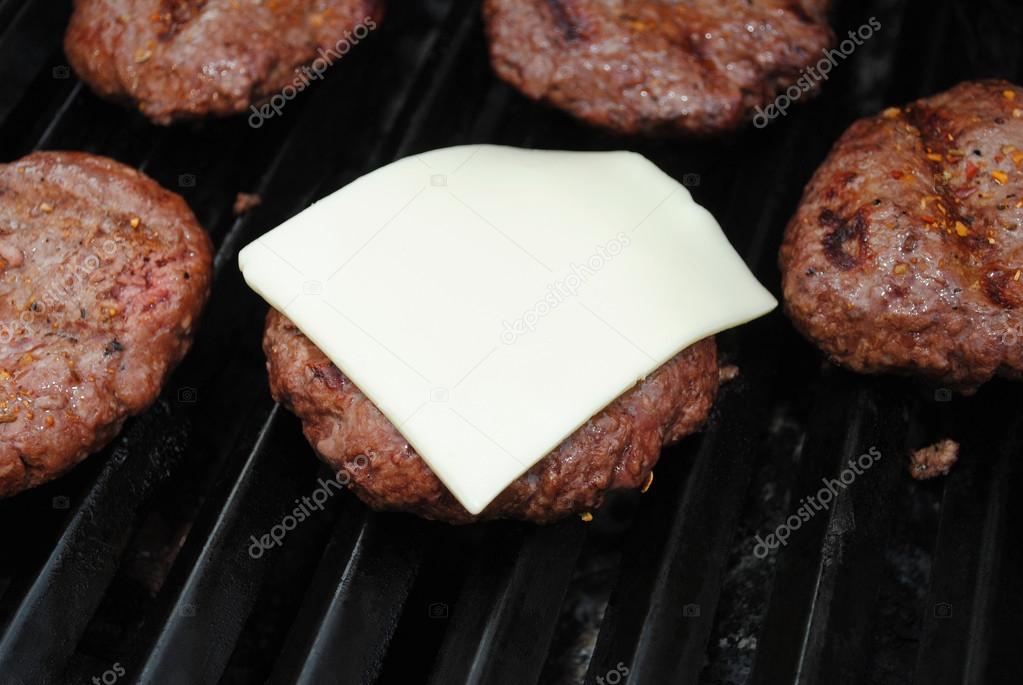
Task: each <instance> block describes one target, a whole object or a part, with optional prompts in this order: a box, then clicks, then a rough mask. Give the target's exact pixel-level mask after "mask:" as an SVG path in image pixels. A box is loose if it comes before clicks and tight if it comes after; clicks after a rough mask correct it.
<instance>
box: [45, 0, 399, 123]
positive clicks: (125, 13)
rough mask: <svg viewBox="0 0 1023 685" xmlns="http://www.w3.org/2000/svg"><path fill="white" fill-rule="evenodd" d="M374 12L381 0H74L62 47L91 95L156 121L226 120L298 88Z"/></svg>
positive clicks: (353, 40) (370, 23) (350, 41)
mask: <svg viewBox="0 0 1023 685" xmlns="http://www.w3.org/2000/svg"><path fill="white" fill-rule="evenodd" d="M382 6H383V5H382V1H381V0H274V1H273V2H262V1H261V0H75V11H74V14H73V15H72V17H71V24H70V26H69V27H68V31H67V35H66V36H65V39H64V50H65V52H66V53H67V56H68V59H69V60H70V62H71V65H72V66H73V67H74V69H75V71H76V72H78V75H79V76H81V77H82V79H83V80H84V81H86V82H87V83H88V84H89V85H90V86H92V89H93V90H94V91H96V92H97V93H98V94H100V95H101V96H103V97H106V98H109V99H113V100H121V101H128V102H133V103H137V105H138V107H139V109H141V110H142V113H143V114H145V115H146V116H148V117H149V118H150V119H152V120H153V121H155V122H157V123H160V124H167V123H170V122H171V121H172V120H175V119H183V118H194V117H200V116H204V115H207V114H211V115H216V116H226V115H230V114H236V113H239V112H243V111H245V110H246V109H248V107H249V106H250V105H251V104H253V103H260V102H262V101H264V100H266V99H268V98H271V97H272V96H274V95H280V94H282V93H283V95H284V96H288V95H290V97H294V92H291V90H290V89H294V90H295V91H300V90H304V89H305V87H306V86H307V85H308V84H309V83H311V82H314V81H315V80H316V79H318V78H320V77H322V73H323V70H325V69H326V68H327V67H329V66H330V64H331V63H333V62H336V61H337V60H340V59H341V58H342V57H343V56H344V54H345V53H347V52H348V51H349V50H350V49H351V48H352V46H353V45H355V44H357V43H358V42H359V41H360V40H361V39H363V38H365V37H366V35H367V33H368V31H369V30H372V29H373V28H375V26H376V21H378V20H379V19H380V15H381V9H382ZM360 27H362V28H360ZM307 65H308V66H307ZM310 67H311V68H310ZM286 89H289V90H287V92H285V90H286Z"/></svg>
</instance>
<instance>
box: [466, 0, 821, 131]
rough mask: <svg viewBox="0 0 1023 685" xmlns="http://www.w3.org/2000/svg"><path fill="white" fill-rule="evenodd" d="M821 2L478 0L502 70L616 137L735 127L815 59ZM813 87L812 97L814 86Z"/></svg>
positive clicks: (496, 64)
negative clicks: (626, 134)
mask: <svg viewBox="0 0 1023 685" xmlns="http://www.w3.org/2000/svg"><path fill="white" fill-rule="evenodd" d="M828 5H829V2H828V0H689V1H687V2H669V1H666V0H485V2H484V6H483V8H484V9H483V12H484V19H485V21H486V26H487V32H488V34H489V37H490V56H491V61H492V62H493V64H494V68H495V69H496V71H497V73H498V74H499V75H500V76H501V78H503V79H504V80H506V81H508V82H509V83H511V84H512V85H514V86H515V87H516V88H518V89H519V90H521V91H522V92H523V93H525V94H526V95H527V96H529V97H530V98H533V99H534V100H543V101H546V102H549V103H551V104H553V105H555V106H557V107H560V108H562V109H564V110H566V111H568V112H569V113H571V114H573V115H574V116H576V117H578V118H580V119H582V120H584V121H586V122H589V123H591V124H595V125H597V126H603V127H607V128H611V129H615V130H617V131H620V132H623V133H658V132H662V133H683V134H702V133H710V132H714V131H720V130H724V129H731V128H736V127H738V126H740V125H741V124H742V123H743V122H745V121H748V120H749V119H751V118H752V117H753V111H754V109H755V108H756V107H758V106H763V105H766V104H767V103H768V102H769V101H771V100H772V99H774V97H775V96H776V95H777V94H778V93H780V92H781V91H783V90H785V89H786V88H788V87H789V86H790V85H793V84H794V83H795V82H796V81H797V80H798V79H799V78H800V71H801V70H802V69H804V68H806V67H808V66H810V65H812V64H816V63H817V62H818V61H819V60H820V59H822V57H823V55H822V51H823V50H825V49H826V48H827V47H828V46H829V45H830V44H831V42H832V32H831V30H830V28H829V27H828V25H827V22H826V17H825V14H826V10H827V8H828ZM811 90H813V88H811Z"/></svg>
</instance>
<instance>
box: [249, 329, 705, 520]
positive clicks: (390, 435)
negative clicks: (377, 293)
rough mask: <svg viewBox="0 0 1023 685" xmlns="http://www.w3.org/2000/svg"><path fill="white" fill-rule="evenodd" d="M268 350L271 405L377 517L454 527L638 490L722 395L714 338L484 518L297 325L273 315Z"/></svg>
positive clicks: (531, 516) (664, 370)
mask: <svg viewBox="0 0 1023 685" xmlns="http://www.w3.org/2000/svg"><path fill="white" fill-rule="evenodd" d="M263 349H264V351H265V352H266V357H267V369H268V371H269V373H270V389H271V392H272V393H273V396H274V399H276V400H277V401H278V402H281V403H282V404H283V405H284V406H286V407H288V408H289V409H290V410H292V411H293V412H295V413H296V414H297V415H298V417H299V418H300V419H302V426H303V429H304V431H305V435H306V437H307V438H308V439H309V442H310V443H312V445H313V447H314V449H315V450H316V452H317V453H319V455H320V456H321V457H322V458H323V459H324V461H326V462H327V463H328V464H330V465H331V466H332V467H333V468H334V469H335V470H337V471H344V472H346V473H347V475H348V476H349V478H350V480H349V487H350V488H351V489H352V490H354V491H355V494H356V495H358V496H359V498H360V499H362V500H363V501H364V502H366V503H367V504H368V505H370V506H371V507H373V508H374V509H388V510H397V511H408V512H412V513H415V514H418V515H420V516H424V517H426V518H431V519H439V520H442V521H449V522H451V523H468V522H470V521H473V520H475V519H476V518H479V519H495V518H516V519H525V520H530V521H536V522H541V523H543V522H549V521H554V520H556V519H559V518H562V517H564V516H567V515H569V514H572V513H579V512H587V511H590V510H592V509H595V508H596V507H599V506H600V505H601V503H602V502H603V501H604V495H605V494H606V492H607V491H608V490H616V489H622V488H638V487H640V486H642V485H643V484H644V483H645V482H646V480H647V478H648V477H649V475H650V472H651V470H652V469H653V467H654V464H656V463H657V459H658V457H659V456H660V452H661V447H662V446H663V445H665V444H668V443H671V442H675V441H677V440H680V439H681V438H682V437H684V436H686V435H688V434H690V433H692V432H694V431H696V430H697V429H699V428H700V426H701V425H702V424H703V422H704V420H705V419H706V418H707V414H708V413H709V412H710V409H711V406H712V405H713V403H714V397H715V395H716V394H717V388H718V369H717V348H716V346H715V344H714V340H713V338H709V339H707V340H704V341H702V342H699V343H697V344H696V345H693V346H692V347H690V348H688V349H687V350H684V351H683V352H681V353H680V354H679V355H678V356H676V357H675V358H674V359H672V360H671V361H670V362H668V363H667V364H665V365H664V366H662V367H661V368H660V369H658V370H657V371H656V372H655V373H653V374H652V375H651V376H650V377H649V378H647V379H646V380H644V381H643V382H642V383H640V384H638V385H637V386H636V387H634V388H633V389H632V390H630V391H628V392H627V393H625V394H624V395H622V396H621V397H620V398H618V399H617V400H616V401H615V402H614V403H613V404H611V405H610V406H609V407H607V408H606V409H604V410H603V411H602V412H600V413H599V414H597V415H596V416H595V417H593V418H592V419H590V421H589V423H587V424H586V425H585V426H583V427H582V428H580V429H579V430H577V431H576V432H575V433H574V434H573V435H572V436H571V437H569V438H568V439H567V440H565V441H564V442H563V443H561V445H560V446H559V447H558V448H557V449H556V450H554V451H553V452H551V453H550V454H549V455H547V456H546V457H545V458H544V459H542V460H541V461H540V462H539V463H537V464H536V465H535V466H534V467H533V468H531V469H530V470H529V471H528V472H526V473H525V474H524V475H523V476H522V477H520V478H519V479H518V480H516V481H515V482H514V483H512V484H511V485H510V486H508V488H507V489H506V490H505V491H504V492H503V493H501V495H499V496H498V497H497V499H495V500H494V501H493V502H492V503H491V504H490V506H488V507H487V508H486V510H484V511H483V513H482V514H481V515H480V516H479V517H473V516H472V515H471V514H470V513H469V512H468V511H466V510H465V509H464V508H463V507H462V505H461V504H459V503H458V501H457V500H456V499H455V498H454V496H453V495H452V494H451V493H450V492H449V491H448V489H447V488H445V487H444V485H443V484H442V483H441V481H440V479H438V478H437V476H435V475H434V474H433V472H432V471H431V470H430V468H429V467H428V466H427V465H426V462H424V461H423V460H422V459H421V458H420V457H419V455H418V454H416V452H415V450H413V449H412V447H410V446H409V445H408V443H406V442H405V439H404V438H403V437H402V436H401V434H400V433H399V432H398V429H397V428H395V427H394V425H393V424H392V423H391V422H390V421H388V420H387V419H386V418H385V417H384V415H383V414H381V413H380V410H378V409H377V408H376V406H374V405H373V403H372V402H370V400H368V399H367V398H366V396H365V395H363V394H362V393H361V392H360V391H359V389H358V388H357V387H355V385H354V384H353V383H352V382H351V381H350V380H349V379H348V378H346V377H345V376H344V375H343V374H342V373H341V372H340V371H339V370H338V369H337V367H336V366H334V365H333V364H332V363H331V362H330V360H329V359H327V357H326V355H324V354H323V353H322V352H321V351H320V350H319V348H317V347H316V346H315V345H313V343H312V342H311V341H310V340H309V339H308V338H306V337H305V336H304V335H303V334H302V333H301V332H300V331H299V330H298V329H297V328H295V326H294V324H292V323H291V321H289V320H288V319H286V318H285V317H284V316H283V315H281V314H279V313H278V312H276V311H274V310H271V311H270V314H269V316H268V317H267V322H266V334H265V335H264V338H263Z"/></svg>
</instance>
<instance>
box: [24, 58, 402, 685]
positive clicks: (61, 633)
mask: <svg viewBox="0 0 1023 685" xmlns="http://www.w3.org/2000/svg"><path fill="white" fill-rule="evenodd" d="M413 56H414V55H413ZM408 73H409V74H412V75H414V74H415V73H416V72H415V70H409V71H408ZM324 90H325V89H324ZM81 91H82V89H81V87H80V86H79V87H76V88H75V89H74V90H73V92H72V93H71V95H70V96H68V97H67V98H66V99H65V100H64V102H63V104H62V105H61V107H60V109H59V110H58V115H57V116H55V117H54V118H53V120H52V121H51V122H50V123H49V125H48V126H47V127H46V129H45V131H44V133H43V135H42V138H41V140H40V141H39V145H38V147H48V146H49V145H50V144H51V143H52V142H53V140H54V139H55V138H57V137H58V136H60V135H61V129H67V130H68V133H71V134H77V133H78V132H79V131H80V129H78V128H77V127H76V126H75V123H74V122H73V121H71V120H70V118H69V116H66V115H67V114H68V113H69V112H70V111H71V110H72V109H73V108H74V107H76V106H79V103H78V102H77V100H78V98H79V97H80V95H81ZM335 96H336V93H335ZM319 97H320V98H321V102H320V105H321V111H322V107H323V106H326V103H325V102H322V99H323V98H324V97H325V96H324V94H320V96H319ZM86 106H93V104H92V103H87V105H86ZM311 111H312V112H315V109H314V110H311ZM305 118H306V119H307V121H306V123H307V124H308V123H310V120H315V119H317V118H318V119H322V117H315V118H314V116H313V115H312V114H311V113H310V114H309V115H307V116H306V117H305ZM134 121H135V122H137V121H138V120H137V118H136V119H134ZM380 121H381V122H382V123H387V120H386V119H383V120H380ZM116 128H118V127H117V126H116V125H114V126H112V127H111V130H115V129H116ZM307 133H308V131H307ZM319 133H320V134H321V135H323V136H326V135H329V134H328V131H327V129H326V127H325V126H321V127H320V130H319ZM165 138H166V134H161V136H159V137H158V140H164V139H165ZM65 140H66V136H65ZM65 140H61V142H62V143H63V142H65ZM120 140H121V141H128V142H130V141H131V140H132V137H131V136H122V137H121V138H120ZM150 140H151V137H150ZM301 142H305V143H306V144H308V139H307V140H306V141H301ZM67 147H70V148H74V147H84V146H79V145H74V144H71V145H67ZM157 147H158V146H155V147H153V148H151V149H150V151H149V152H148V153H144V154H145V159H152V157H153V154H154V153H155V150H156V148H157ZM288 147H289V148H293V147H294V142H292V145H289V146H288ZM122 158H123V157H122ZM296 162H297V160H295V159H294V155H292V159H290V160H289V165H288V166H287V169H288V170H289V171H288V173H292V172H291V171H290V170H291V169H294V168H295V164H296ZM278 170H279V168H278V167H277V166H272V167H271V171H278ZM225 171H227V169H225ZM268 183H269V181H268V180H265V181H264V183H263V185H264V186H266V185H267V184H268ZM316 185H317V184H316V183H309V181H306V182H305V187H306V188H315V187H316ZM311 193H312V191H311V190H307V191H306V193H305V194H306V195H307V199H305V200H304V201H303V202H302V203H300V204H299V205H298V206H297V209H301V207H302V206H304V204H305V203H306V202H308V195H311ZM288 211H289V212H291V213H293V212H294V211H296V209H291V210H288ZM281 218H284V217H281ZM251 223H252V222H245V221H244V220H239V221H238V222H236V224H235V227H234V230H233V231H232V235H231V237H232V238H236V236H238V235H239V234H244V233H246V232H247V231H245V230H242V229H243V228H246V227H247V228H249V230H250V231H251ZM207 225H209V224H207ZM251 237H252V236H251V234H250V238H249V239H251ZM241 242H242V241H241V240H238V239H235V240H229V241H228V243H227V244H226V245H225V247H226V248H227V252H232V253H233V252H234V251H235V250H236V249H237V247H238V246H239V244H240V243H241ZM228 263H233V254H232V255H228V254H227V253H226V252H225V250H224V247H222V248H221V250H220V251H219V252H218V255H217V264H218V266H219V267H221V268H222V267H223V266H224V265H225V264H228ZM218 271H219V269H218ZM219 280H221V281H222V280H223V279H219ZM229 280H231V279H229ZM233 280H236V281H240V279H237V277H234V279H233ZM221 285H223V284H222V283H221ZM230 291H231V294H232V295H235V294H237V291H238V289H237V288H231V289H230ZM218 293H219V294H220V296H219V297H218V296H217V295H215V297H214V301H213V302H212V303H211V306H210V312H209V313H208V316H210V317H211V318H213V319H214V320H215V321H218V323H219V324H220V325H221V326H224V325H225V324H228V323H229V322H230V321H232V320H234V321H238V320H243V319H244V317H239V314H246V315H247V318H248V320H249V321H252V320H254V317H253V314H254V312H253V311H252V308H251V307H246V308H238V307H237V306H232V305H230V304H229V303H227V302H226V301H225V298H227V297H228V293H227V292H223V290H218ZM250 299H251V298H250ZM253 301H254V300H253ZM218 309H224V310H226V312H231V313H233V314H234V316H228V317H223V318H222V317H220V316H216V313H217V310H218ZM228 330H230V328H229V329H228ZM224 333H225V332H222V333H221V335H223V336H224V337H223V338H222V339H229V336H227V335H224ZM249 335H250V337H251V336H255V337H253V338H252V339H253V340H258V334H257V333H256V332H254V331H253V332H251V333H250V334H249ZM197 346H198V345H197ZM220 348H221V350H222V352H223V353H228V351H229V350H230V346H224V345H221V346H220ZM203 359H204V361H205V362H206V363H205V364H203V366H205V367H206V369H207V370H208V371H210V372H212V371H213V370H214V369H216V368H218V367H220V366H221V365H222V362H221V361H218V359H217V357H216V356H212V355H207V356H205V357H203ZM203 376H205V377H207V378H208V377H209V376H208V375H206V374H203ZM196 385H199V386H201V385H203V384H202V383H196ZM231 390H234V391H236V392H237V391H239V390H241V388H238V387H234V388H231V389H225V391H224V392H225V394H228V393H230V392H231ZM253 391H254V392H255V391H256V388H255V387H254V388H253ZM245 406H246V405H244V404H241V403H237V409H238V410H239V415H240V416H244V415H245V413H247V410H246V409H245ZM181 419H182V417H180V416H179V417H177V419H176V421H175V422H168V423H167V424H165V425H163V426H162V430H155V431H152V433H151V436H152V437H151V438H150V444H152V445H154V448H152V449H156V450H166V448H167V446H168V445H170V444H172V441H170V440H169V439H168V438H167V436H168V435H170V434H171V430H172V429H173V428H174V426H175V425H178V424H180V422H181ZM223 419H224V416H223V415H222V414H221V415H219V416H218V422H222V421H223ZM131 446H132V447H133V448H134V449H135V450H136V452H137V451H138V450H140V449H145V448H142V447H141V446H140V445H137V444H132V445H131ZM125 449H126V448H125ZM160 453H162V452H155V454H160ZM276 457H277V458H278V459H279V458H280V457H279V455H276ZM127 463H128V464H130V465H131V466H133V467H136V468H131V469H126V470H124V471H122V472H121V477H119V478H117V479H110V478H108V479H106V480H114V482H115V483H116V484H117V485H118V487H115V488H111V489H109V490H106V489H99V490H97V491H95V492H94V493H93V494H92V495H91V496H90V499H89V500H88V504H89V505H90V507H92V508H93V509H94V511H92V512H91V517H90V519H89V520H94V521H98V522H99V523H100V525H102V526H105V527H106V528H105V529H108V530H117V531H118V532H119V533H120V540H121V544H120V545H118V546H114V545H111V546H110V547H108V548H106V549H105V550H104V551H105V554H104V555H103V559H104V562H103V566H102V568H104V573H103V574H98V573H96V572H95V570H94V569H93V568H89V567H83V566H81V565H78V566H71V565H65V566H64V567H63V568H64V571H65V575H66V577H70V578H72V579H81V578H89V579H90V581H91V583H90V588H91V589H92V593H91V594H90V595H89V596H88V598H86V596H79V597H78V602H77V603H76V604H77V605H78V606H81V607H82V609H83V611H82V612H80V613H79V614H78V615H76V617H75V619H76V620H74V621H69V622H66V623H63V624H61V626H60V629H59V630H52V629H51V627H49V626H42V627H43V628H44V629H45V630H44V632H46V633H47V634H46V635H45V638H46V639H45V640H44V641H43V642H42V643H40V642H37V641H33V640H34V638H35V637H37V636H36V635H35V633H38V630H36V631H34V632H33V631H32V630H30V628H31V627H32V626H33V625H34V626H35V627H36V628H39V627H40V625H39V623H38V620H37V621H36V622H35V623H33V621H32V620H31V619H32V617H33V616H35V617H37V618H38V617H39V616H47V615H54V614H53V613H52V612H51V613H45V612H37V611H34V609H38V607H36V606H33V605H32V604H23V605H22V607H21V609H22V611H21V613H20V614H19V615H20V616H24V617H26V618H25V620H24V621H21V622H18V623H15V624H11V625H9V626H8V631H7V633H6V636H7V638H8V639H9V644H10V645H12V646H14V647H17V646H18V645H24V644H26V643H31V644H34V645H35V650H36V652H37V653H38V654H39V655H40V657H41V658H40V660H39V661H38V663H36V664H35V666H38V667H39V669H38V670H35V671H27V672H30V673H31V674H32V675H31V677H28V679H27V680H26V682H39V681H40V680H39V679H45V680H47V681H48V680H50V679H52V678H54V677H55V673H57V672H59V669H60V665H61V664H62V663H63V661H61V660H57V659H49V660H47V659H46V657H53V656H56V655H57V654H58V653H59V654H60V655H61V656H62V657H66V656H67V650H68V649H70V648H73V646H74V644H76V642H77V638H78V637H79V636H80V631H81V630H82V629H83V628H84V622H85V621H86V620H87V619H88V617H89V616H91V613H92V612H91V611H90V610H87V609H91V610H94V609H95V606H96V604H98V602H99V599H100V597H101V595H102V592H103V591H104V590H105V588H106V586H107V584H108V583H109V582H110V579H111V577H112V575H113V572H114V570H115V569H116V566H117V559H118V557H119V555H120V553H121V552H122V551H123V544H124V542H126V539H127V532H129V531H130V530H131V526H130V524H131V522H132V517H131V516H130V515H129V514H130V513H132V512H137V507H138V506H139V505H140V504H141V500H140V501H138V502H136V505H135V507H131V506H124V507H123V508H122V506H120V503H121V502H124V499H122V498H123V497H124V491H123V490H122V489H121V488H123V486H124V485H125V483H126V482H131V483H138V484H151V482H152V480H153V478H154V477H155V476H157V474H161V475H164V474H166V472H168V471H169V467H170V466H171V465H170V464H169V463H168V462H167V461H166V460H160V459H156V458H153V459H152V460H149V461H147V460H141V459H138V458H137V456H136V459H134V460H131V461H128V462H127ZM124 464H125V461H124V460H123V459H116V458H115V459H113V460H111V461H110V462H109V463H108V465H107V466H108V469H124ZM140 467H145V468H140ZM140 471H141V472H140ZM115 473H117V472H115ZM106 480H101V481H99V482H98V484H97V486H101V485H103V484H104V483H105V482H106ZM135 490H136V492H139V493H142V494H144V495H147V496H148V494H149V493H150V492H151V490H152V488H151V487H150V488H148V489H146V490H145V491H143V490H141V488H139V487H136V488H135ZM111 517H113V521H112V522H109V521H108V520H107V519H110V518H111ZM111 525H113V527H111ZM111 539H112V540H114V539H118V538H117V537H116V536H113V537H111ZM78 541H79V538H77V537H75V536H72V535H68V536H66V537H65V538H64V539H62V540H61V541H60V543H59V544H58V546H57V547H56V549H55V551H54V557H55V558H62V557H67V556H69V555H72V554H73V552H72V551H71V550H72V549H73V547H72V545H74V544H75V543H77V544H78V545H80V544H81V543H80V542H78ZM65 545H67V546H65ZM96 563H97V562H96V561H95V560H93V561H92V565H93V566H95V565H96ZM59 580H60V579H59V578H58V579H57V580H52V579H49V578H48V577H47V576H45V575H44V576H40V577H39V581H38V583H37V585H36V587H35V593H36V596H41V597H45V598H46V599H47V600H48V601H49V602H50V603H51V604H52V606H54V607H59V606H67V600H68V599H69V598H68V594H69V592H77V591H80V590H81V587H80V581H79V586H78V587H71V588H64V587H61V586H60V584H59ZM182 602H183V604H182V603H179V604H181V605H182V606H190V602H189V601H188V599H187V598H186V599H184V600H182ZM175 625H179V626H181V625H185V622H183V621H180V620H179V621H178V622H177V623H176V624H175ZM50 643H53V644H52V645H50V646H49V647H47V645H49V644H50ZM22 663H23V664H24V665H25V668H26V669H29V668H30V666H31V664H30V663H29V660H23V662H22ZM46 673H49V674H50V675H48V676H47V675H44V674H46Z"/></svg>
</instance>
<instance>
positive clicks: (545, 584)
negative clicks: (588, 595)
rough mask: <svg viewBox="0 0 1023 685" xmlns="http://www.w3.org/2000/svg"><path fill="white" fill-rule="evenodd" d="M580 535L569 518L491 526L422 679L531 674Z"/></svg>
mask: <svg viewBox="0 0 1023 685" xmlns="http://www.w3.org/2000/svg"><path fill="white" fill-rule="evenodd" d="M585 537H586V531H585V526H584V525H583V524H581V523H580V522H579V521H575V520H569V521H565V522H563V523H560V524H557V525H555V526H549V527H545V528H533V529H527V530H523V529H522V528H520V527H517V528H516V529H515V531H514V532H513V533H512V535H502V534H500V533H498V532H497V531H496V530H495V531H494V532H493V533H491V538H492V539H491V540H490V541H489V543H488V544H487V545H486V546H484V548H483V549H482V550H480V552H479V555H478V557H477V560H476V562H475V564H474V566H473V568H472V569H471V570H470V572H469V574H468V578H469V580H468V585H467V587H465V588H464V589H463V591H462V594H461V595H460V596H459V598H458V604H457V607H456V610H455V614H454V616H453V617H452V625H451V628H450V630H449V631H448V633H447V636H446V638H445V640H444V643H443V646H442V648H441V650H440V657H439V659H438V663H437V664H436V666H435V668H434V670H433V673H432V674H431V676H430V682H431V683H433V684H434V685H444V684H446V683H467V684H472V685H491V684H494V685H497V684H500V683H524V682H525V683H532V682H537V680H538V679H539V677H540V672H541V670H542V668H543V665H544V660H545V658H546V655H547V650H548V647H549V645H550V641H551V637H552V636H553V634H554V628H555V624H556V621H557V618H558V611H559V608H560V607H561V603H562V600H563V599H564V596H565V592H566V590H567V588H568V584H569V581H570V579H571V576H572V571H573V569H574V567H575V563H576V559H577V558H578V556H579V552H580V551H581V549H582V546H583V542H584V540H585Z"/></svg>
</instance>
